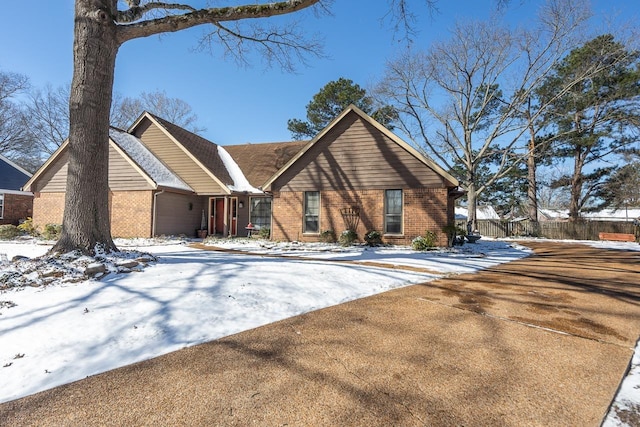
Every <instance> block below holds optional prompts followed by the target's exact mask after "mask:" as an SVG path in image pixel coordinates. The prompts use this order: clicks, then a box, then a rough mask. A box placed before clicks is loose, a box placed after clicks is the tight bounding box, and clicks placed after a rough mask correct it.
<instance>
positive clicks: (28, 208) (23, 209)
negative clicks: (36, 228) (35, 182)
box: [0, 155, 33, 225]
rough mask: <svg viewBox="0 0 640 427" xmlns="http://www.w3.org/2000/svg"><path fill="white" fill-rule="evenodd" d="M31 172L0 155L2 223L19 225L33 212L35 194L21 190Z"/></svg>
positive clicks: (0, 209)
mask: <svg viewBox="0 0 640 427" xmlns="http://www.w3.org/2000/svg"><path fill="white" fill-rule="evenodd" d="M30 177H31V174H30V173H29V172H27V171H26V170H24V169H22V168H21V167H20V166H18V165H16V164H15V163H13V162H12V161H11V160H9V159H7V158H6V157H4V156H2V155H0V224H13V225H18V224H19V223H20V221H21V220H24V219H26V218H27V217H30V216H31V215H32V213H33V194H32V193H30V192H27V191H21V189H22V186H23V185H24V184H25V183H26V182H27V181H28V180H29V178H30Z"/></svg>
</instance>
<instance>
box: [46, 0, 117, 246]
mask: <svg viewBox="0 0 640 427" xmlns="http://www.w3.org/2000/svg"><path fill="white" fill-rule="evenodd" d="M100 3H102V4H100ZM108 10H110V6H109V0H102V1H100V0H97V1H96V0H76V11H75V29H74V44H73V54H74V71H73V80H72V82H71V97H70V101H69V148H68V149H69V169H68V175H67V191H66V198H65V208H64V219H63V224H62V235H61V238H60V240H59V241H58V243H57V244H56V245H55V246H54V248H53V249H52V251H54V252H67V251H71V250H75V249H79V250H81V251H82V252H84V253H93V251H94V249H95V246H96V244H102V245H104V247H105V249H106V250H107V251H111V250H115V249H116V248H115V245H114V243H113V240H112V238H111V227H110V221H109V183H108V166H109V142H108V141H109V109H110V107H111V97H112V91H113V76H114V70H115V59H116V54H117V52H118V43H117V41H116V40H117V39H116V26H115V24H114V22H113V19H112V18H111V17H110V16H109V14H108V13H107V11H108Z"/></svg>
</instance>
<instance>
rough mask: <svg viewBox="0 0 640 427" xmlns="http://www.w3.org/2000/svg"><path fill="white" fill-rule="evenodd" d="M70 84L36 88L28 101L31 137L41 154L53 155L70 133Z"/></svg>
mask: <svg viewBox="0 0 640 427" xmlns="http://www.w3.org/2000/svg"><path fill="white" fill-rule="evenodd" d="M69 88H70V86H69V85H66V86H60V87H58V88H54V87H53V86H51V85H50V84H48V85H47V86H45V87H44V89H35V90H33V91H31V93H30V94H29V99H28V101H27V103H26V106H25V109H26V113H27V114H26V116H27V120H28V122H29V123H28V124H29V126H28V132H29V138H30V139H31V140H32V141H33V144H34V145H35V146H37V148H38V150H39V151H40V153H41V154H44V155H46V156H49V155H51V154H52V153H53V152H54V151H56V150H57V149H58V147H60V145H62V143H63V142H64V140H65V139H66V138H67V135H68V134H69Z"/></svg>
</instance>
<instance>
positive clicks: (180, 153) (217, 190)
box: [135, 119, 225, 194]
mask: <svg viewBox="0 0 640 427" xmlns="http://www.w3.org/2000/svg"><path fill="white" fill-rule="evenodd" d="M135 135H136V136H137V137H138V138H140V139H141V140H142V142H144V145H146V146H147V148H148V149H149V150H150V151H151V152H152V153H153V154H155V155H156V157H158V158H159V159H160V160H161V161H162V162H164V164H165V165H167V166H168V167H169V169H171V170H172V171H174V172H175V173H176V174H177V175H178V176H179V177H180V178H181V179H182V180H183V181H184V182H186V183H187V184H189V186H190V187H191V188H193V189H194V190H195V191H196V192H197V193H198V194H225V192H224V191H223V189H222V188H221V187H220V185H219V184H218V183H217V182H216V181H215V180H214V179H213V178H211V177H210V176H209V175H208V174H207V173H206V172H205V171H204V170H203V169H202V168H201V167H200V166H198V165H197V164H196V163H195V162H194V161H193V159H192V158H191V157H190V156H189V155H188V154H187V153H185V152H184V150H182V148H180V147H179V146H177V145H176V144H175V143H174V142H173V141H172V140H171V139H170V138H169V137H168V136H167V135H166V134H165V133H164V132H163V131H162V129H160V128H158V127H157V126H156V125H155V124H153V123H151V121H149V120H147V119H145V120H144V122H143V123H140V125H139V126H138V128H137V129H136V132H135Z"/></svg>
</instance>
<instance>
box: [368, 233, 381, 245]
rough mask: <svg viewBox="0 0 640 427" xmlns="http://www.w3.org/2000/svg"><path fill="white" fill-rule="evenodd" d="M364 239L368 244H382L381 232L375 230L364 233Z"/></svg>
mask: <svg viewBox="0 0 640 427" xmlns="http://www.w3.org/2000/svg"><path fill="white" fill-rule="evenodd" d="M364 241H365V242H367V245H369V246H378V245H381V244H382V234H381V233H380V232H379V231H377V230H371V231H368V232H367V233H366V234H365V235H364Z"/></svg>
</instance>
